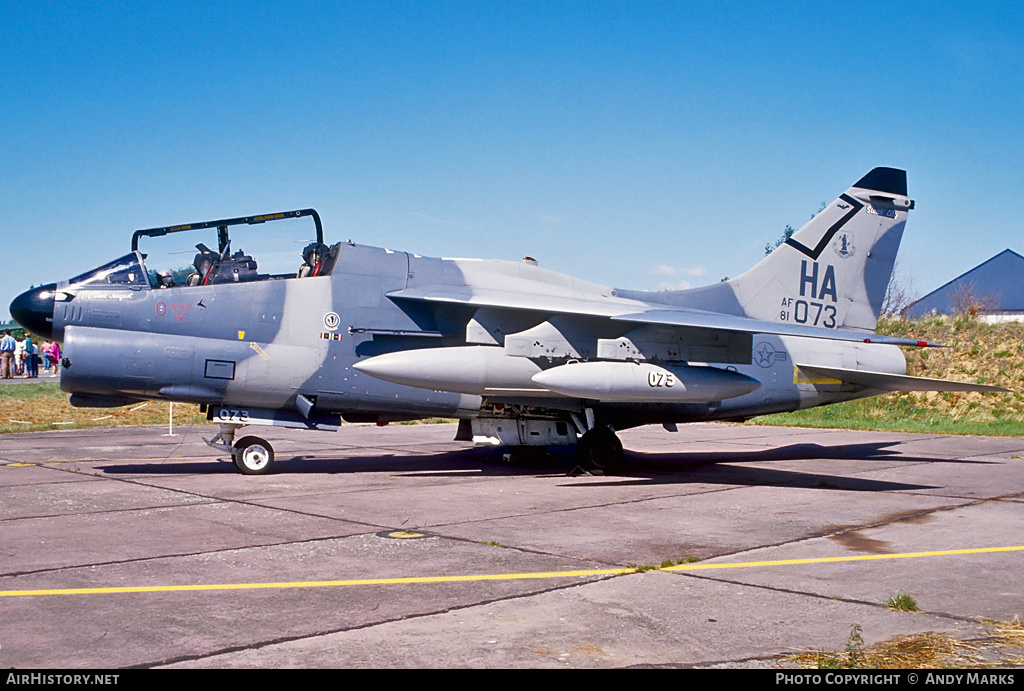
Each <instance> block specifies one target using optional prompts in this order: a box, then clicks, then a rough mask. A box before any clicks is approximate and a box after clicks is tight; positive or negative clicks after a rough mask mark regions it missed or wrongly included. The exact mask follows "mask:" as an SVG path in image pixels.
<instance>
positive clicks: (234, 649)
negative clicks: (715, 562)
mask: <svg viewBox="0 0 1024 691" xmlns="http://www.w3.org/2000/svg"><path fill="white" fill-rule="evenodd" d="M624 575H629V574H613V575H608V576H594V577H591V578H590V579H588V580H587V581H586V582H584V583H580V582H576V583H566V584H563V585H555V586H551V587H548V588H538V589H536V590H531V591H530V592H527V593H516V594H514V595H506V596H502V597H493V598H485V599H481V600H477V601H474V602H469V603H466V604H462V605H453V606H450V607H441V608H438V609H435V610H431V611H429V612H418V613H416V614H408V615H404V616H398V617H388V618H386V619H381V620H378V621H373V622H366V623H363V624H357V625H354V626H341V627H338V628H335V629H328V630H324V631H316V632H312V633H306V634H295V635H291V636H278V637H276V638H272V639H269V640H266V641H260V642H259V643H253V644H249V645H237V646H228V647H225V648H222V649H219V650H215V651H210V652H207V653H202V654H193V655H180V656H176V657H173V658H168V659H166V660H160V661H156V662H146V663H140V664H136V665H131V666H129V667H127V668H126V669H151V668H154V667H162V666H166V665H173V664H177V663H181V662H191V661H196V660H204V659H208V658H213V657H217V656H218V655H230V654H231V653H238V652H244V651H248V650H260V649H262V648H267V647H270V646H274V645H281V644H284V643H292V642H295V641H304V640H310V639H314V638H321V637H324V636H331V635H334V634H339V633H346V632H350V631H360V630H364V629H371V628H374V627H376V626H384V625H387V624H394V623H398V622H403V621H414V620H417V619H424V618H428V617H436V616H440V615H444V614H449V613H451V612H458V611H461V610H466V609H472V608H474V607H482V606H486V605H492V604H496V603H504V602H514V601H516V600H522V599H525V598H532V597H536V596H538V595H546V594H548V593H553V592H558V591H561V590H568V589H571V588H579V587H584V586H587V585H590V584H593V583H599V582H601V581H606V580H611V579H613V578H620V577H622V576H624Z"/></svg>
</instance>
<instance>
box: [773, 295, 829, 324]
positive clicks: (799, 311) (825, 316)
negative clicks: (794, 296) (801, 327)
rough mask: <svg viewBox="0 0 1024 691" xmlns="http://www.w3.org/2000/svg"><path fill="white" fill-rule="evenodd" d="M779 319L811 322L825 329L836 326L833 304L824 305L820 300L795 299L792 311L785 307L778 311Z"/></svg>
mask: <svg viewBox="0 0 1024 691" xmlns="http://www.w3.org/2000/svg"><path fill="white" fill-rule="evenodd" d="M779 320H780V321H784V322H788V321H794V322H796V323H797V324H808V323H809V324H812V325H813V326H824V327H825V328H826V329H834V328H836V308H835V305H826V304H823V303H821V302H807V301H806V300H796V301H794V302H793V311H792V312H790V311H789V310H787V309H784V310H782V311H781V312H779Z"/></svg>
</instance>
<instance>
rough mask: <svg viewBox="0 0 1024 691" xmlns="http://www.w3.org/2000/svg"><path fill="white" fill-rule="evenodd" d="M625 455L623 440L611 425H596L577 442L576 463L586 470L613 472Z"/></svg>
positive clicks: (619, 465) (620, 464)
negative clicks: (620, 439)
mask: <svg viewBox="0 0 1024 691" xmlns="http://www.w3.org/2000/svg"><path fill="white" fill-rule="evenodd" d="M623 457H624V454H623V451H622V442H621V441H619V438H618V437H617V436H615V430H613V429H612V428H611V427H594V428H592V429H590V430H588V431H587V432H585V433H584V434H583V436H582V437H580V440H579V441H578V442H576V464H577V465H578V466H580V467H581V468H583V469H584V470H599V471H601V472H602V473H612V472H614V471H615V470H616V469H617V468H619V467H621V466H622V459H623Z"/></svg>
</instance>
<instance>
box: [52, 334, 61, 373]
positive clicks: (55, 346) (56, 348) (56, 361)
mask: <svg viewBox="0 0 1024 691" xmlns="http://www.w3.org/2000/svg"><path fill="white" fill-rule="evenodd" d="M50 364H52V365H53V376H55V377H56V376H57V374H59V373H60V344H59V343H57V341H50Z"/></svg>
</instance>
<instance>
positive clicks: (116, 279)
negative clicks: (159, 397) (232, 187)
mask: <svg viewBox="0 0 1024 691" xmlns="http://www.w3.org/2000/svg"><path fill="white" fill-rule="evenodd" d="M308 219H312V220H313V222H314V225H315V234H314V235H312V237H311V233H310V232H309V231H310V228H309V226H308ZM270 221H274V222H275V223H274V224H273V228H269V227H268V225H269V224H268V222H270ZM236 226H248V227H247V228H244V229H237V228H235V227H236ZM186 231H189V232H190V233H193V235H192V236H191V238H192V240H191V241H190V242H189V243H183V242H181V240H180V238H181V236H180V235H177V234H178V233H183V232H186ZM143 239H145V240H143ZM196 240H201V241H200V242H196ZM140 241H142V243H143V244H144V245H145V247H140ZM207 243H209V244H207ZM232 244H234V248H232ZM242 245H244V246H245V248H246V249H245V250H243V249H242V248H241V246H242ZM211 246H212V247H215V248H216V249H211ZM143 252H145V254H143ZM339 252H340V243H339V244H337V245H334V246H333V247H328V246H327V245H325V244H324V241H323V226H322V224H321V222H320V216H319V214H317V212H316V211H315V210H314V209H300V210H296V211H283V212H279V213H272V214H263V215H260V216H243V217H239V218H227V219H220V220H216V221H203V222H199V223H188V224H182V225H177V226H166V227H162V228H148V229H144V230H137V231H135V233H134V234H133V235H132V254H131V255H126V256H125V257H123V258H121V259H120V260H117V261H115V262H111V263H110V264H108V265H105V266H104V267H101V268H100V269H96V270H94V271H92V272H89V274H83V277H88V278H89V279H90V281H93V282H99V281H102V280H107V285H106V287H110V286H109V284H113V283H117V284H122V285H124V284H126V283H128V282H132V281H134V282H135V285H137V286H148V287H150V288H154V289H165V288H176V287H190V286H203V285H215V284H219V283H248V282H252V281H263V280H274V279H287V278H306V277H315V276H326V275H328V274H330V273H331V271H332V270H333V268H334V264H335V262H336V260H337V257H338V253H339ZM189 254H191V255H193V257H192V263H191V264H185V263H183V257H182V256H181V255H186V256H187V255H189ZM132 260H134V265H135V267H136V268H135V270H134V271H132V270H131V269H130V268H128V267H126V266H125V265H126V264H128V263H131V261H132ZM184 261H187V259H186V260H184ZM104 271H106V272H107V273H104V274H103V277H101V276H100V274H101V273H102V272H104ZM93 274H96V276H93ZM129 274H131V277H130V278H129Z"/></svg>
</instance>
